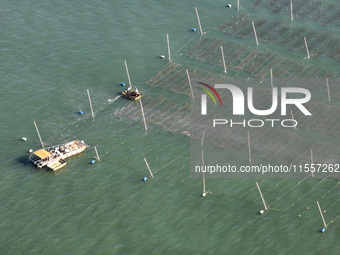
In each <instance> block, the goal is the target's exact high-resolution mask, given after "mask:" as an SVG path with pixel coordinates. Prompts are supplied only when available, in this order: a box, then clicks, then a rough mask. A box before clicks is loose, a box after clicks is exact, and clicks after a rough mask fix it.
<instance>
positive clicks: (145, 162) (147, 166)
mask: <svg viewBox="0 0 340 255" xmlns="http://www.w3.org/2000/svg"><path fill="white" fill-rule="evenodd" d="M144 161H145V164H146V166H147V167H148V169H149V172H150V175H151V177H152V178H153V174H152V172H151V169H150V167H149V164H148V162H147V161H146V158H144Z"/></svg>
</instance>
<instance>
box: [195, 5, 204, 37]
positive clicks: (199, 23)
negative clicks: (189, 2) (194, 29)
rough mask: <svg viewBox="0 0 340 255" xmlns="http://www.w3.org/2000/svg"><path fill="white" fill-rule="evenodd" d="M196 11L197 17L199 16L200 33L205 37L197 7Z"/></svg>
mask: <svg viewBox="0 0 340 255" xmlns="http://www.w3.org/2000/svg"><path fill="white" fill-rule="evenodd" d="M195 11H196V16H197V20H198V26H199V27H200V33H201V35H203V31H202V26H201V21H200V16H199V15H198V11H197V7H195Z"/></svg>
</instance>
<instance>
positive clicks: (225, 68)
mask: <svg viewBox="0 0 340 255" xmlns="http://www.w3.org/2000/svg"><path fill="white" fill-rule="evenodd" d="M221 54H222V60H223V66H224V73H226V72H227V66H226V65H225V59H224V52H223V47H222V46H221Z"/></svg>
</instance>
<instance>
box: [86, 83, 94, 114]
mask: <svg viewBox="0 0 340 255" xmlns="http://www.w3.org/2000/svg"><path fill="white" fill-rule="evenodd" d="M87 96H88V97H89V102H90V107H91V114H92V118H94V113H93V108H92V102H91V96H90V91H89V90H88V89H87Z"/></svg>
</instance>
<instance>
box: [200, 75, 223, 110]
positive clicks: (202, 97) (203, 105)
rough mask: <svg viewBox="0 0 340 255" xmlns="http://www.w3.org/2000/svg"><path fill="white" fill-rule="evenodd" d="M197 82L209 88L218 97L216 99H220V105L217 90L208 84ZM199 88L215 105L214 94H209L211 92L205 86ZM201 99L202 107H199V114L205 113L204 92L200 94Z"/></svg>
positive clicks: (205, 99)
mask: <svg viewBox="0 0 340 255" xmlns="http://www.w3.org/2000/svg"><path fill="white" fill-rule="evenodd" d="M198 83H199V84H201V85H203V86H205V87H207V88H209V89H210V90H211V91H212V92H213V93H214V94H215V95H216V96H217V98H218V100H219V101H220V104H221V106H222V100H221V97H220V95H219V94H218V93H217V91H216V90H215V89H214V88H213V87H212V86H210V85H209V84H206V83H204V82H198ZM200 89H201V90H203V91H204V92H205V93H207V94H208V95H209V96H210V97H211V98H212V100H213V101H214V103H215V105H217V102H216V100H215V98H214V96H213V95H212V94H211V92H210V91H209V90H207V89H205V88H200ZM201 100H202V108H201V114H202V115H207V95H206V94H202V95H201Z"/></svg>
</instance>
